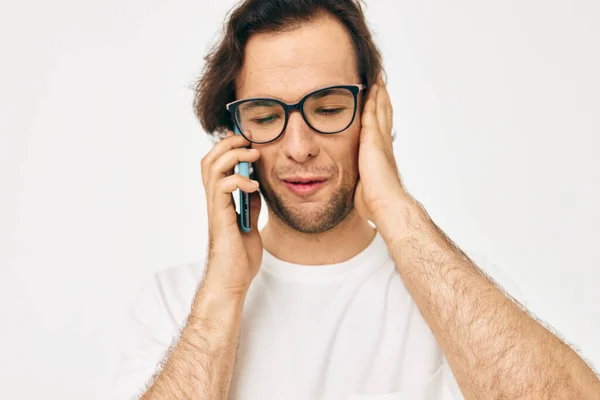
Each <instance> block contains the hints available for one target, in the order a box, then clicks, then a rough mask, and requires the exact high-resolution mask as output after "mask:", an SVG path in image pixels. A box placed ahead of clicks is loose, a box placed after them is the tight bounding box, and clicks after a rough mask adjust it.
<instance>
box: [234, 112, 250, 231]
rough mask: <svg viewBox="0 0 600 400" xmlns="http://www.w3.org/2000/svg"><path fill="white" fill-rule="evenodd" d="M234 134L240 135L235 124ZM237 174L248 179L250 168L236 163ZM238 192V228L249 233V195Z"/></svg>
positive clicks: (245, 163) (245, 164)
mask: <svg viewBox="0 0 600 400" xmlns="http://www.w3.org/2000/svg"><path fill="white" fill-rule="evenodd" d="M233 126H234V132H235V134H236V135H240V134H241V133H240V131H239V129H238V127H237V125H236V124H235V122H234V123H233ZM238 174H240V175H242V176H245V177H246V178H249V177H250V166H249V165H248V163H247V162H241V163H238ZM239 192H240V226H241V228H242V231H244V232H250V194H248V193H247V192H244V191H242V190H240V191H239Z"/></svg>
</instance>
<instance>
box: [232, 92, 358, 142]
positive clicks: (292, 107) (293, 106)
mask: <svg viewBox="0 0 600 400" xmlns="http://www.w3.org/2000/svg"><path fill="white" fill-rule="evenodd" d="M331 89H348V90H349V91H350V92H351V93H352V95H353V96H354V111H353V112H352V119H351V120H350V123H349V124H348V125H347V126H346V127H345V128H344V129H340V130H339V131H335V132H323V131H320V130H318V129H315V127H314V126H312V125H311V123H310V122H309V121H308V118H306V115H305V114H304V102H305V101H306V100H307V99H308V98H309V97H310V96H313V95H314V94H315V93H319V92H321V91H325V90H331ZM365 89H366V85H362V84H354V85H334V86H327V87H324V88H321V89H317V90H315V91H312V92H310V93H308V94H307V95H305V96H304V97H302V98H301V99H300V101H299V102H297V103H295V104H290V103H286V102H283V101H281V100H278V99H274V98H271V97H253V98H250V99H241V100H236V101H232V102H231V103H227V104H226V105H225V108H226V109H227V111H229V113H230V114H231V120H232V121H233V123H234V124H235V126H236V127H237V128H238V129H239V131H240V133H241V135H242V136H243V137H244V138H246V140H248V141H249V142H252V143H255V144H266V143H271V142H274V141H276V140H277V139H279V138H280V137H281V135H283V132H285V128H287V124H288V121H289V115H290V112H291V111H292V110H298V112H300V115H302V119H303V120H304V122H306V124H307V125H308V126H310V127H311V129H313V130H314V131H316V132H318V133H321V134H323V135H333V134H336V133H340V132H343V131H345V130H346V129H348V127H350V125H352V123H353V122H354V119H355V118H356V109H357V108H358V94H359V93H360V92H361V91H362V90H365ZM255 100H268V101H274V102H276V103H278V104H280V105H281V106H282V107H283V110H284V113H285V120H284V124H283V128H282V129H281V132H279V134H278V135H277V136H275V138H274V139H271V140H268V141H266V142H258V141H256V140H252V139H250V138H248V137H246V135H244V131H243V130H242V127H241V126H240V125H239V124H238V121H237V118H236V117H235V115H236V111H237V108H238V107H239V106H240V105H242V104H244V103H247V102H249V101H255Z"/></svg>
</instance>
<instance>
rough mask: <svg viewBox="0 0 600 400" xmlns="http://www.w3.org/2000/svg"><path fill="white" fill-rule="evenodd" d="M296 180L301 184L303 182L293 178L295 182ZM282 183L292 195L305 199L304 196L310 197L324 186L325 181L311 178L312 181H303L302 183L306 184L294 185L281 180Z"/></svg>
mask: <svg viewBox="0 0 600 400" xmlns="http://www.w3.org/2000/svg"><path fill="white" fill-rule="evenodd" d="M296 179H298V181H299V182H303V180H301V179H299V178H294V181H296ZM313 179H314V180H313ZM282 182H283V183H284V185H285V186H286V187H287V188H288V189H289V190H290V191H291V192H293V193H294V194H296V195H298V196H301V197H306V196H310V195H312V194H314V193H315V192H316V191H318V190H319V189H321V188H322V187H323V186H325V183H326V182H327V179H325V180H317V178H312V179H307V180H304V182H306V183H296V182H294V183H292V182H289V181H287V180H283V181H282ZM308 182H310V183H308Z"/></svg>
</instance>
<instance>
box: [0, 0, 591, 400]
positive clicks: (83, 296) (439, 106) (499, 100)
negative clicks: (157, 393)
mask: <svg viewBox="0 0 600 400" xmlns="http://www.w3.org/2000/svg"><path fill="white" fill-rule="evenodd" d="M6 3H8V4H6ZM233 5H234V2H233V1H231V0H227V1H207V0H195V1H168V2H167V1H166V0H162V1H157V0H144V1H141V0H130V1H125V2H124V1H116V0H104V1H95V2H89V1H86V2H81V1H71V0H69V1H66V0H58V1H53V2H44V1H40V0H35V1H22V2H10V3H9V2H5V3H3V4H2V6H1V7H2V9H1V10H0V41H1V43H0V44H1V49H2V51H1V55H0V57H1V58H2V62H1V64H0V68H1V69H2V71H1V73H0V83H1V85H0V87H1V90H0V106H1V107H0V110H1V111H0V113H1V115H2V116H1V118H0V134H1V137H0V139H1V140H0V150H1V152H0V174H1V177H2V181H1V182H2V185H1V189H0V190H1V196H0V221H1V222H0V243H1V247H0V265H1V274H0V316H1V324H2V326H1V328H2V329H1V331H0V332H1V333H0V335H1V341H0V354H2V363H1V366H0V381H1V382H0V398H3V399H35V398H52V399H78V400H79V399H88V398H97V399H103V398H108V396H109V395H108V393H109V387H110V380H111V378H112V374H113V369H114V364H115V363H116V359H117V348H118V346H119V343H120V339H121V336H122V323H123V320H124V318H125V313H126V311H127V309H128V307H129V306H130V305H131V302H132V301H133V299H134V297H135V296H136V295H137V294H138V291H139V290H140V288H141V285H142V284H143V282H145V281H146V280H147V279H149V278H150V276H151V275H152V274H153V273H154V272H155V271H158V270H160V269H163V268H167V267H170V266H173V265H178V264H182V263H188V262H195V261H198V260H200V259H201V258H202V257H203V256H204V254H205V250H206V239H207V226H206V208H205V197H204V196H205V195H204V190H203V187H202V182H201V178H200V160H201V158H202V157H203V156H204V155H205V154H206V153H207V152H208V151H209V149H210V147H211V142H210V141H209V140H208V139H207V137H206V134H205V132H203V131H202V129H201V127H200V124H199V123H198V122H197V121H196V119H195V117H194V115H193V112H192V105H191V103H192V96H193V92H192V90H191V87H192V85H193V83H194V80H195V79H196V78H197V77H198V74H199V73H200V71H201V67H202V65H203V63H204V61H203V57H204V55H205V54H206V52H207V51H208V50H209V48H210V46H211V45H212V44H213V43H214V41H215V40H216V39H217V37H218V34H219V33H220V30H221V24H222V22H223V19H224V17H225V15H226V13H227V11H228V10H229V9H230V8H231V7H232V6H233ZM366 14H367V17H368V20H369V24H370V26H371V28H372V29H373V30H374V34H375V38H376V41H377V43H378V44H379V46H380V47H381V50H382V54H383V57H384V66H385V68H386V70H387V73H388V79H389V80H388V85H389V86H388V87H389V90H390V93H391V98H392V101H393V104H394V120H395V121H394V124H395V128H396V129H397V131H398V137H397V139H396V141H395V142H394V146H395V154H396V158H397V160H398V165H399V169H400V172H401V174H402V177H403V179H404V181H405V182H406V186H407V188H408V190H409V191H410V193H411V194H412V195H413V196H415V197H416V198H417V199H418V200H419V201H420V202H421V203H423V205H424V206H425V207H426V209H427V210H428V211H429V213H430V215H431V216H432V218H433V219H434V221H435V222H436V223H437V224H438V225H439V226H440V227H441V228H442V229H443V230H444V231H445V232H446V233H447V234H448V235H449V236H450V237H451V238H452V239H453V240H454V241H455V242H457V244H458V245H459V246H461V247H463V248H464V249H465V250H466V251H475V252H477V253H480V254H483V255H484V256H485V258H486V259H487V260H490V262H491V263H493V264H495V265H497V266H498V267H499V268H501V269H502V270H503V271H504V272H505V273H506V274H507V275H508V276H510V278H511V279H512V281H513V282H514V283H516V285H517V286H518V287H519V288H520V290H521V292H522V295H523V298H524V299H526V301H527V304H528V306H529V308H530V309H531V311H532V312H533V313H535V315H536V316H537V317H539V318H540V319H542V320H544V321H546V322H547V323H548V324H549V325H551V326H552V327H553V328H554V329H556V330H557V331H558V332H560V334H561V336H563V337H564V338H565V339H566V340H567V342H569V343H571V344H572V345H573V346H575V347H576V348H577V349H578V350H579V351H581V353H582V354H583V356H584V358H585V359H587V360H588V361H590V362H592V363H594V364H595V366H596V367H598V366H600V340H598V338H600V291H599V290H598V285H599V283H600V252H598V246H599V244H598V241H599V239H600V211H599V210H598V205H599V204H600V187H599V186H600V185H599V184H600V161H599V160H598V152H599V150H600V138H599V136H600V113H599V112H598V110H599V109H600V96H599V93H600V75H599V74H598V71H600V52H599V43H600V2H598V1H596V0H571V1H556V0H551V1H547V0H546V1H542V0H530V1H516V0H511V1H494V2H489V1H487V2H481V1H474V0H459V1H453V2H445V1H440V0H434V1H424V2H423V1H419V2H415V1H397V0H387V1H385V0H379V1H368V6H367V8H366ZM265 221H266V213H263V214H262V215H261V227H262V226H264V223H265Z"/></svg>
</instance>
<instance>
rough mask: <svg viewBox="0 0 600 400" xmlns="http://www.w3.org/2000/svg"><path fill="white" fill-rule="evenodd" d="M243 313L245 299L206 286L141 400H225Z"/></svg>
mask: <svg viewBox="0 0 600 400" xmlns="http://www.w3.org/2000/svg"><path fill="white" fill-rule="evenodd" d="M242 309H243V297H236V296H231V295H222V294H219V293H218V292H216V291H214V290H211V289H210V288H209V287H208V286H207V285H203V286H202V287H201V288H200V289H199V291H198V293H197V294H196V297H195V298H194V302H193V304H192V310H191V312H190V315H189V317H188V320H187V324H186V326H185V328H184V329H183V330H182V332H181V335H180V338H179V341H178V342H177V345H176V346H175V347H174V348H173V349H172V351H171V352H170V355H167V356H166V362H165V364H164V367H163V368H162V370H161V371H160V372H159V375H158V376H156V378H155V379H154V382H153V383H152V386H151V387H150V388H149V389H148V391H147V392H146V393H145V394H144V396H143V397H142V399H144V400H154V399H172V398H177V399H181V398H186V399H190V398H192V399H210V400H213V399H215V400H216V399H219V400H221V399H226V398H227V394H228V391H229V385H230V382H231V376H232V373H233V366H234V362H235V355H236V348H237V342H238V336H239V331H240V324H241V316H242Z"/></svg>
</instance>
